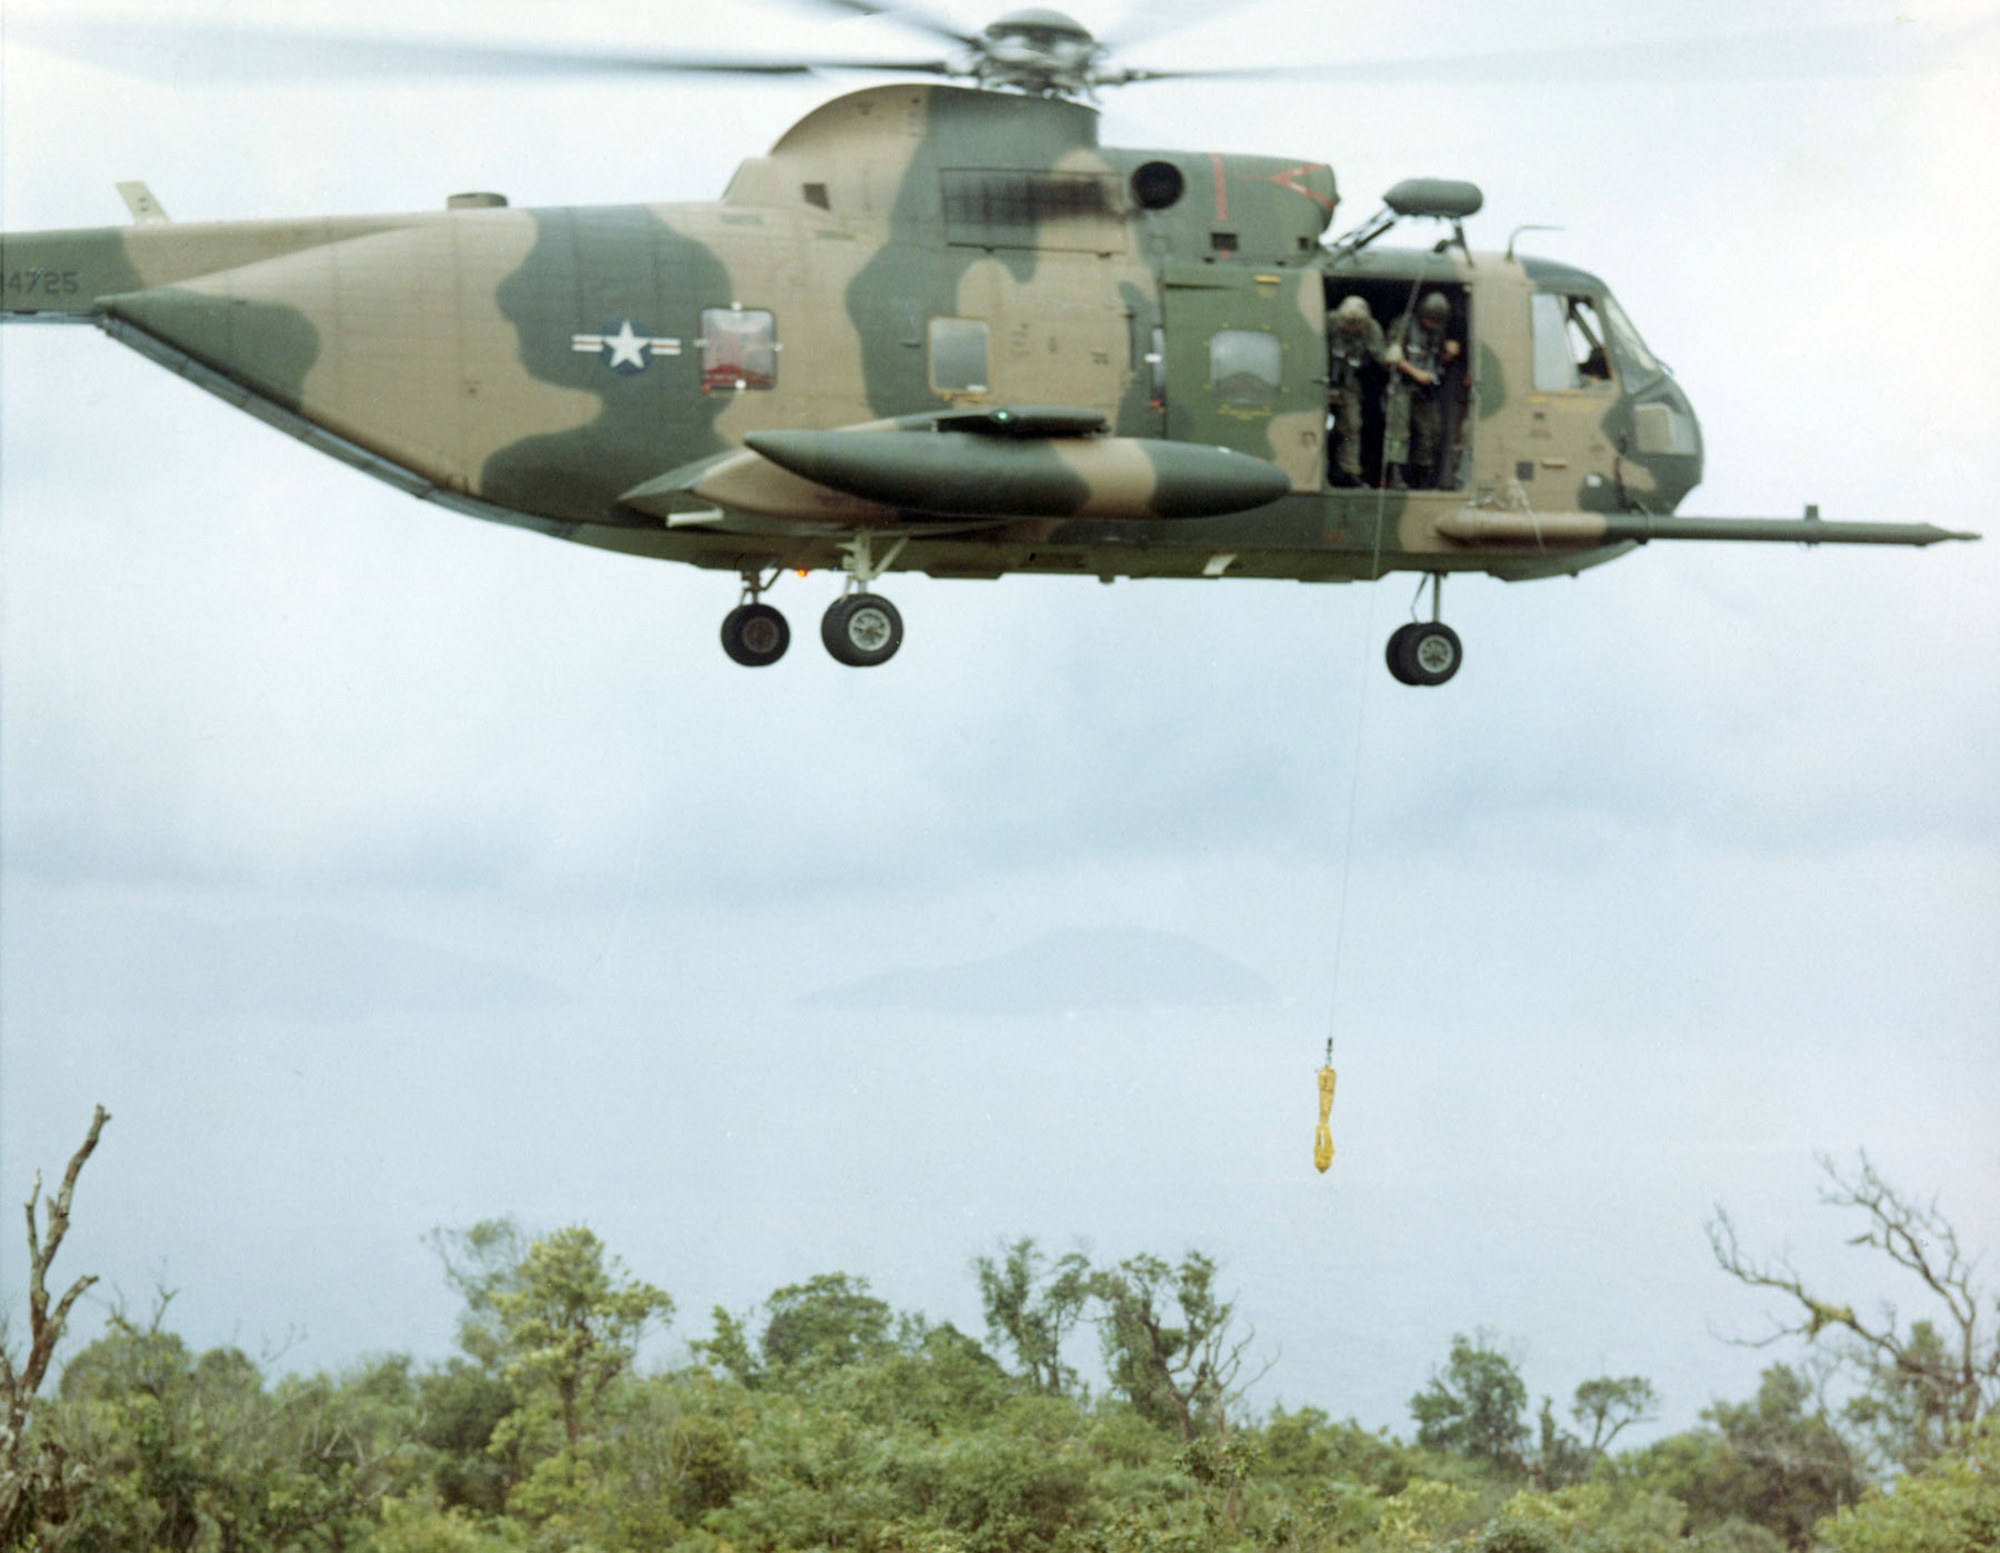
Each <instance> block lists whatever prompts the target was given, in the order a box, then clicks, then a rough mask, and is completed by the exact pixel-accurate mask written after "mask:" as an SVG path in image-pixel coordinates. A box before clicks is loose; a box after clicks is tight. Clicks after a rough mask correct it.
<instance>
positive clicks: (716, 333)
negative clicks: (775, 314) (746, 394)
mask: <svg viewBox="0 0 2000 1553" xmlns="http://www.w3.org/2000/svg"><path fill="white" fill-rule="evenodd" d="M777 383H778V326H777V323H776V321H775V320H774V319H773V318H772V317H771V315H770V314H769V313H766V312H764V311H762V310H760V309H756V308H742V307H728V308H724V307H710V308H704V309H703V310H702V315H701V391H702V392H703V393H705V394H708V393H715V392H717V391H721V392H723V393H738V392H741V391H742V390H745V389H751V388H775V387H776V386H777Z"/></svg>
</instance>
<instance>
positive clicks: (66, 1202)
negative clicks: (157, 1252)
mask: <svg viewBox="0 0 2000 1553" xmlns="http://www.w3.org/2000/svg"><path fill="white" fill-rule="evenodd" d="M110 1120H111V1113H110V1112H108V1111H106V1110H105V1109H104V1107H103V1106H101V1105H100V1106H98V1107H96V1108H95V1111H94V1113H93V1115H92V1116H91V1119H90V1131H89V1133H88V1134H86V1135H85V1137H84V1140H83V1144H82V1146H81V1147H79V1148H78V1149H77V1151H76V1152H75V1153H74V1154H72V1155H71V1156H70V1161H69V1168H68V1169H66V1170H65V1171H64V1172H63V1178H62V1185H61V1186H60V1187H58V1188H57V1189H56V1194H55V1196H54V1197H52V1198H50V1199H49V1200H48V1201H47V1202H46V1203H44V1202H43V1200H42V1178H41V1175H40V1173H39V1172H37V1173H36V1176H35V1187H34V1190H33V1191H32V1192H30V1193H29V1194H28V1201H27V1205H26V1206H27V1218H28V1352H27V1355H26V1357H25V1358H24V1359H23V1360H22V1361H21V1363H20V1365H19V1366H18V1367H17V1366H16V1365H15V1363H14V1356H13V1355H12V1353H10V1352H8V1351H7V1345H6V1344H5V1343H4V1342H0V1411H3V1412H4V1416H0V1544H8V1543H9V1539H10V1538H11V1537H12V1536H13V1534H14V1532H15V1531H16V1529H17V1528H16V1526H15V1522H16V1521H17V1520H18V1519H19V1518H20V1515H21V1512H22V1506H23V1504H24V1503H25V1502H26V1496H27V1490H28V1488H29V1486H30V1481H31V1479H34V1478H35V1477H36V1475H37V1474H39V1473H41V1471H42V1466H41V1465H37V1466H34V1467H27V1466H24V1464H23V1463H24V1458H25V1456H26V1455H27V1440H26V1435H27V1427H28V1412H29V1409H30V1408H31V1407H32V1406H33V1405H34V1400H35V1395H36V1393H37V1392H39V1391H40V1390H41V1387H42V1381H43V1379H44V1378H45V1377H46V1376H47V1374H48V1369H49V1365H50V1363H51V1361H53V1360H54V1358H55V1352H56V1348H57V1345H58V1344H60V1343H61V1342H62V1335H63V1328H64V1327H65V1326H66V1325H67V1323H68V1321H69V1314H70V1311H71V1310H72V1309H73V1308H74V1307H75V1305H76V1302H77V1301H78V1300H79V1299H80V1298H82V1296H83V1292H84V1291H85V1290H86V1289H88V1288H89V1287H90V1286H91V1285H92V1284H94V1283H96V1282H97V1277H96V1275H95V1274H90V1275H88V1276H86V1277H82V1278H79V1279H77V1280H76V1282H75V1283H73V1284H71V1285H70V1286H69V1288H68V1289H67V1290H65V1291H64V1293H63V1294H62V1297H61V1298H60V1299H58V1300H56V1301H55V1306H54V1309H53V1310H51V1309H50V1301H49V1285H48V1273H49V1267H50V1265H51V1264H52V1263H53V1262H54V1261H55V1259H56V1253H57V1252H58V1251H60V1250H61V1249H62V1243H63V1239H64V1237H65V1236H66V1235H68V1234H69V1214H70V1202H71V1199H72V1198H73V1197H74V1196H75V1194H76V1181H77V1177H78V1176H80V1175H81V1174H82V1173H83V1166H84V1161H86V1160H87V1159H89V1158H90V1156H91V1155H92V1154H93V1153H95V1152H96V1150H97V1140H98V1137H99V1135H100V1134H101V1133H102V1132H103V1131H104V1124H105V1123H106V1122H108V1121H110ZM37 1207H40V1208H41V1209H42V1215H41V1218H40V1219H39V1220H38V1219H37V1216H36V1212H35V1210H36V1208H37ZM0 1336H4V1334H0Z"/></svg>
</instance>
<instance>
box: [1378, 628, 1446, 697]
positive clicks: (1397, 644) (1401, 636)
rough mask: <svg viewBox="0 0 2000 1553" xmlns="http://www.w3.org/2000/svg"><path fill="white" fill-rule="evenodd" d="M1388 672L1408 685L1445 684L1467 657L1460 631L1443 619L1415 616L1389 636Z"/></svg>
mask: <svg viewBox="0 0 2000 1553" xmlns="http://www.w3.org/2000/svg"><path fill="white" fill-rule="evenodd" d="M1388 657H1389V672H1390V673H1391V674H1393V675H1395V676H1396V678H1397V679H1399V680H1401V681H1402V682H1403V683H1404V684H1405V685H1442V684H1443V683H1444V682H1445V681H1446V680H1448V679H1450V678H1451V677H1452V675H1454V674H1456V673H1457V672H1458V666H1459V665H1460V664H1461V663H1463V662H1464V661H1465V647H1464V645H1463V644H1462V643H1461V642H1460V641H1459V639H1458V633H1457V632H1456V631H1454V630H1452V628H1451V627H1450V626H1448V625H1446V624H1445V623H1444V622H1443V621H1442V620H1413V621H1411V622H1410V623H1409V624H1408V625H1406V626H1400V627H1398V628H1397V630H1396V632H1395V634H1393V635H1392V636H1391V637H1390V638H1389V653H1388Z"/></svg>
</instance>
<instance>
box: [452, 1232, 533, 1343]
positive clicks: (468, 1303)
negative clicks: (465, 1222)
mask: <svg viewBox="0 0 2000 1553" xmlns="http://www.w3.org/2000/svg"><path fill="white" fill-rule="evenodd" d="M429 1245H430V1248H431V1249H432V1250H433V1251H435V1252H436V1253H437V1255H438V1260H439V1261H441V1262H443V1263H444V1277H445V1282H446V1283H448V1284H450V1285H451V1286H452V1287H453V1288H454V1289H456V1290H457V1291H458V1293H459V1296H460V1297H461V1298H462V1299H463V1300H464V1301H465V1309H464V1310H462V1311H461V1312H459V1317H458V1346H459V1347H461V1348H463V1349H464V1350H465V1351H466V1353H467V1354H468V1355H470V1356H471V1357H472V1358H473V1359H475V1360H476V1361H478V1362H479V1363H480V1364H481V1365H483V1366H484V1367H485V1368H487V1369H489V1370H498V1369H500V1368H501V1367H502V1366H503V1365H504V1364H505V1363H506V1338H505V1335H504V1334H503V1333H502V1331H501V1329H500V1322H499V1317H498V1314H497V1312H496V1311H495V1310H494V1306H493V1302H494V1300H495V1299H496V1298H497V1297H498V1296H500V1295H502V1294H506V1293H509V1292H512V1291H516V1290H518V1289H519V1288H520V1286H521V1264H522V1263H523V1262H525V1261H526V1260H527V1258H528V1237H527V1236H526V1235H525V1234H523V1233H522V1230H521V1226H520V1225H519V1224H517V1223H516V1222H515V1221H514V1220H513V1219H512V1218H511V1217H508V1218H499V1219H481V1220H480V1221H479V1222H478V1223H477V1224H475V1225H473V1226H472V1227H471V1228H470V1229H452V1230H447V1229H434V1230H432V1231H431V1232H430V1236H429Z"/></svg>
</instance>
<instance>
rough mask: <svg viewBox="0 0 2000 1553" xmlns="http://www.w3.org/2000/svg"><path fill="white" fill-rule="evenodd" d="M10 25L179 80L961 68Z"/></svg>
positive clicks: (48, 44) (71, 52) (91, 58)
mask: <svg viewBox="0 0 2000 1553" xmlns="http://www.w3.org/2000/svg"><path fill="white" fill-rule="evenodd" d="M8 31H9V33H10V34H11V36H12V37H13V38H14V39H15V41H17V42H23V43H28V44H31V45H37V46H40V47H43V48H46V49H48V50H49V51H51V52H52V53H58V54H64V55H67V56H69V57H72V58H76V59H80V60H83V61H85V62H86V63H89V64H95V65H101V66H103V67H104V68H106V69H109V70H115V71H118V72H119V73H120V74H123V75H136V76H145V77H150V78H153V79H165V80H176V81H181V80H189V79H197V80H199V79H213V80H242V79H256V78H260V77H283V78H294V79H295V78H298V77H303V76H328V77H339V76H354V75H415V76H452V75H471V76H490V75H500V76H576V75H672V74H695V75H752V76H796V75H810V74H812V73H814V72H815V71H820V70H870V71H880V70H887V71H899V72H903V71H907V72H911V73H915V74H920V75H949V74H951V73H952V68H953V67H952V66H951V64H950V63H949V62H948V61H945V60H924V59H897V60H868V59H838V58H821V59H757V58H754V57H752V58H741V57H739V58H730V57H720V56H712V55H699V54H672V53H619V52H615V51H610V50H592V49H565V48H538V47H535V46H532V45H526V44H523V45H519V46H514V45H507V44H481V43H450V42H444V41H436V42H431V41H425V40H420V39H410V38H382V37H361V36H354V35H351V34H344V33H306V32H274V31H260V30H257V29H251V28H235V27H200V26H179V25H161V24H159V23H156V22H150V21H144V20H138V19H131V20H123V21H114V20H109V19H103V18H96V19H82V18H57V17H53V16H36V17H32V18H29V17H23V18H21V19H20V20H18V21H10V22H9V24H8Z"/></svg>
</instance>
